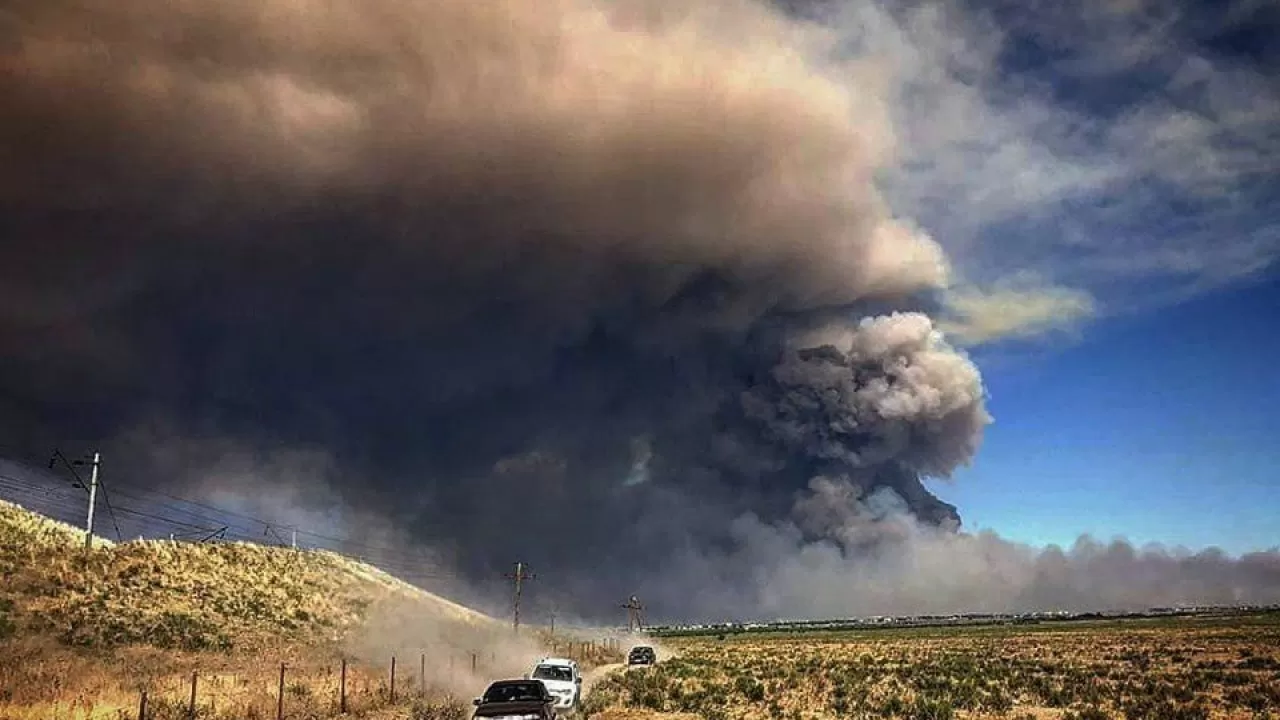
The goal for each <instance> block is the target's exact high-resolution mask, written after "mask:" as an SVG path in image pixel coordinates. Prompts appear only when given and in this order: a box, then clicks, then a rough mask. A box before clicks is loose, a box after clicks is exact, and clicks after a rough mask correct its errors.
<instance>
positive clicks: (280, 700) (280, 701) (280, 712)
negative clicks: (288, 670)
mask: <svg viewBox="0 0 1280 720" xmlns="http://www.w3.org/2000/svg"><path fill="white" fill-rule="evenodd" d="M276 720H284V663H280V693H279V694H278V695H276Z"/></svg>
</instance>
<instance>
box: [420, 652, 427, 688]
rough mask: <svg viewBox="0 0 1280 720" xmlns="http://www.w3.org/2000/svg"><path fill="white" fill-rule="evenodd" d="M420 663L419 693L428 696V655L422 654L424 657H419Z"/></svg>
mask: <svg viewBox="0 0 1280 720" xmlns="http://www.w3.org/2000/svg"><path fill="white" fill-rule="evenodd" d="M418 661H419V667H418V693H419V694H421V695H426V694H427V654H426V653H422V655H420V656H419V657H418Z"/></svg>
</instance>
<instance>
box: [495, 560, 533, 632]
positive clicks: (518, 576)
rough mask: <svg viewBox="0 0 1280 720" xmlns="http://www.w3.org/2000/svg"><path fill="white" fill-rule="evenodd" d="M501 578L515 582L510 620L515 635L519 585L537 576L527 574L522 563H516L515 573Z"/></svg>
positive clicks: (517, 619)
mask: <svg viewBox="0 0 1280 720" xmlns="http://www.w3.org/2000/svg"><path fill="white" fill-rule="evenodd" d="M503 577H505V578H507V579H508V580H512V581H514V582H515V586H516V591H515V600H514V602H513V603H512V605H513V613H512V620H511V628H512V630H514V631H515V632H517V633H518V632H520V588H521V583H523V582H524V581H525V580H532V579H534V578H535V577H537V576H536V575H534V574H532V573H527V572H525V566H524V563H522V562H517V563H516V571H515V572H514V573H507V574H506V575H504V576H503Z"/></svg>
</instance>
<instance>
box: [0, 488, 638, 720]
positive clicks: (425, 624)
mask: <svg viewBox="0 0 1280 720" xmlns="http://www.w3.org/2000/svg"><path fill="white" fill-rule="evenodd" d="M544 639H545V638H541V637H539V636H538V635H537V634H536V633H525V634H523V636H522V637H520V638H514V637H512V634H511V629H510V626H509V625H508V624H507V623H506V621H498V620H496V619H494V618H491V617H488V616H486V615H483V614H481V613H478V612H476V611H474V610H471V609H469V608H466V607H463V606H461V605H459V604H457V603H454V602H451V601H449V600H446V599H444V598H442V597H439V596H437V595H433V594H431V593H428V592H425V591H423V590H421V589H419V588H416V587H414V586H411V585H409V584H407V583H404V582H402V581H400V580H398V579H396V578H394V577H392V576H390V575H388V574H386V573H384V572H382V571H381V570H379V569H377V568H375V567H372V566H370V565H367V564H364V563H360V562H357V561H354V560H351V559H349V558H346V557H343V556H341V555H338V554H335V553H331V552H327V551H310V550H301V551H300V550H292V549H289V548H278V547H265V546H261V545H254V544H250V543H210V544H201V543H189V542H173V541H164V540H161V541H153V540H138V541H133V542H126V543H111V542H109V541H107V540H105V539H101V538H95V540H94V547H93V549H92V550H91V551H88V552H86V551H85V550H84V533H83V531H82V530H80V529H78V528H74V527H71V526H68V525H65V524H63V523H59V522H56V521H53V520H50V519H48V518H46V517H43V516H41V515H38V514H35V513H32V512H29V511H27V510H25V509H23V508H21V507H19V506H17V505H13V504H10V503H6V502H3V501H0V718H2V719H3V720H13V719H18V720H29V719H30V720H34V719H35V718H57V719H58V720H62V719H63V718H66V719H67V720H81V719H88V718H111V719H112V720H122V719H123V718H134V717H137V713H138V711H137V706H138V703H139V700H140V695H141V693H142V691H144V690H145V691H147V692H148V696H149V701H148V702H149V708H150V709H149V710H148V714H147V720H168V719H169V718H175V719H176V718H178V717H188V715H187V709H188V706H189V703H190V699H189V697H190V685H191V676H192V674H193V673H194V674H196V675H198V676H200V677H201V678H204V679H203V680H200V681H199V682H198V683H197V686H198V687H197V690H198V693H197V706H198V708H200V712H199V713H198V717H200V718H219V719H221V718H238V719H243V718H247V717H263V718H265V717H275V710H276V707H277V702H278V701H279V696H280V692H279V687H278V683H279V679H278V675H279V667H280V664H281V663H285V664H286V665H287V666H288V673H287V691H286V693H285V694H286V695H287V698H286V700H287V702H286V705H288V706H289V707H291V708H293V711H292V712H288V713H286V716H287V717H307V718H327V717H335V716H337V706H338V696H339V693H338V677H339V675H338V667H339V665H340V659H341V658H346V659H347V660H348V661H349V662H350V673H349V683H348V688H349V694H350V695H351V698H350V701H349V703H348V706H349V708H357V709H359V708H363V710H360V711H359V712H356V715H357V716H366V715H367V716H369V717H379V718H382V717H442V715H440V714H439V712H437V711H440V710H441V708H444V710H446V711H447V712H445V714H444V715H443V716H448V717H453V716H455V715H457V713H458V712H460V710H459V708H461V707H462V706H460V705H456V704H453V705H449V704H446V705H439V704H436V705H431V704H430V703H428V705H427V706H426V707H427V708H428V710H429V711H430V712H427V713H426V714H424V713H423V712H417V711H414V710H413V705H412V704H406V703H417V704H418V705H419V710H420V709H421V707H422V706H421V703H423V702H426V700H425V698H428V697H433V698H436V700H439V699H440V698H443V697H446V696H449V695H451V696H454V697H455V698H456V697H466V696H468V695H469V694H471V693H474V692H476V691H478V690H479V689H481V688H483V686H484V685H485V684H486V683H487V682H488V681H490V680H492V679H495V678H497V677H511V676H515V675H518V674H520V673H522V672H525V671H526V670H527V668H528V667H529V663H530V662H531V661H532V660H533V659H535V658H536V657H537V656H538V655H539V654H543V653H546V652H548V650H549V648H548V647H547V646H546V645H545V644H544V642H543V640H544ZM583 639H585V638H583ZM561 647H562V648H563V646H561ZM575 647H577V648H578V650H579V654H578V656H579V659H580V660H583V661H584V662H585V663H587V664H588V665H591V664H594V663H600V662H607V661H612V660H616V658H614V657H612V656H610V655H609V654H608V653H603V652H602V650H601V648H600V646H599V645H597V646H595V647H594V648H593V647H591V646H589V645H584V644H583V643H581V642H578V643H575ZM392 656H397V657H398V658H399V659H400V662H401V665H400V667H401V671H400V672H401V679H400V680H399V682H398V688H399V693H398V694H397V695H396V696H392V694H391V692H390V688H389V687H388V686H389V679H388V674H387V669H388V668H387V665H388V664H389V661H390V658H391V657H392ZM428 689H430V693H428V692H427V691H428ZM433 702H434V701H433ZM424 712H425V711H424ZM441 712H444V711H441ZM395 713H408V714H395ZM415 713H416V714H415Z"/></svg>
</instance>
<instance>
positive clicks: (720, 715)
mask: <svg viewBox="0 0 1280 720" xmlns="http://www.w3.org/2000/svg"><path fill="white" fill-rule="evenodd" d="M667 642H668V643H669V644H671V645H673V646H675V647H677V648H678V649H679V654H678V656H677V657H675V658H673V659H671V660H668V661H666V662H664V663H661V664H660V665H658V666H657V667H655V668H652V669H643V670H634V671H631V672H627V673H620V674H618V675H615V676H613V677H611V678H610V679H608V680H606V681H605V682H603V683H601V684H600V685H599V686H597V688H596V692H595V693H594V694H593V696H592V697H591V698H590V701H589V705H588V706H587V707H586V708H585V709H586V710H587V712H588V714H589V716H592V717H597V716H598V717H609V716H611V715H612V714H614V713H617V712H619V711H628V712H631V713H633V715H632V717H637V718H639V717H658V716H662V715H665V714H670V713H684V714H693V715H696V716H699V717H702V718H707V720H728V719H730V718H732V719H734V720H748V719H750V720H755V719H756V718H760V719H765V718H768V719H770V720H814V719H816V718H845V717H854V718H908V719H910V720H951V719H953V718H1009V719H1011V720H1030V719H1035V718H1061V719H1062V720H1104V719H1107V718H1115V719H1120V718H1124V719H1125V720H1139V719H1141V720H1208V719H1216V718H1241V719H1244V718H1273V717H1280V614H1275V613H1271V614H1259V615H1254V616H1242V617H1234V618H1215V619H1194V620H1158V621H1152V622H1096V623H1089V622H1082V623H1079V624H1068V623H1057V624H1055V625H1054V626H1053V627H1052V629H1051V630H1047V629H1040V628H1037V627H1035V626H1003V627H1002V626H996V627H982V628H973V627H966V628H931V629H902V630H875V631H863V632H848V633H829V634H824V635H817V634H804V635H802V636H801V635H786V634H776V635H772V636H764V635H755V636H745V637H742V638H733V639H728V640H718V639H715V638H714V637H708V638H699V639H685V640H679V641H677V640H668V641H667ZM637 713H639V714H637Z"/></svg>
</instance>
